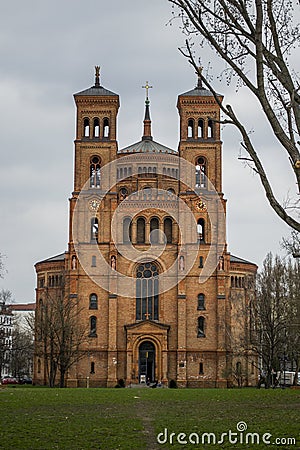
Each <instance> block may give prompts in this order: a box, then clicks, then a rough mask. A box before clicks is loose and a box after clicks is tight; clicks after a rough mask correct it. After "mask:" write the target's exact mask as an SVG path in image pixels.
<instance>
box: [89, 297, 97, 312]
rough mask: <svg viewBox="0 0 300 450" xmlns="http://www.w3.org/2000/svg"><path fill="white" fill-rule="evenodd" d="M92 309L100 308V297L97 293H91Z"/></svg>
mask: <svg viewBox="0 0 300 450" xmlns="http://www.w3.org/2000/svg"><path fill="white" fill-rule="evenodd" d="M89 308H90V309H98V297H97V295H96V294H91V295H90V306H89Z"/></svg>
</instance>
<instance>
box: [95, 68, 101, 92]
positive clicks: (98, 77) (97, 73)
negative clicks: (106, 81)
mask: <svg viewBox="0 0 300 450" xmlns="http://www.w3.org/2000/svg"><path fill="white" fill-rule="evenodd" d="M95 86H97V87H99V86H100V66H95Z"/></svg>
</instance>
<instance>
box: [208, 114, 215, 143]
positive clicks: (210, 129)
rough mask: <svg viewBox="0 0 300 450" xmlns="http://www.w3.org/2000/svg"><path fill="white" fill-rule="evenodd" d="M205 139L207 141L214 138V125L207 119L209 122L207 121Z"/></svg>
mask: <svg viewBox="0 0 300 450" xmlns="http://www.w3.org/2000/svg"><path fill="white" fill-rule="evenodd" d="M207 137H208V139H211V138H213V137H214V123H213V121H212V120H211V119H209V121H208V128H207Z"/></svg>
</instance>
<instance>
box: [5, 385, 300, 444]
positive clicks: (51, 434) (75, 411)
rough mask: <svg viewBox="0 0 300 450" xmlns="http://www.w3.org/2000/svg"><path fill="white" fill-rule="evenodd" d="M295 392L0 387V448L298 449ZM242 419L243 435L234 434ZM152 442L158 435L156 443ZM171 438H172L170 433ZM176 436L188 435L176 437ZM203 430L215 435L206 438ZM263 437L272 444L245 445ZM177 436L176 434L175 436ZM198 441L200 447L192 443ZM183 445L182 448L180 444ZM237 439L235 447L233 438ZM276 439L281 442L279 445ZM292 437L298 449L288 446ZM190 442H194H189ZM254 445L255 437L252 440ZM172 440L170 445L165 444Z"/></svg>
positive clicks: (298, 395)
mask: <svg viewBox="0 0 300 450" xmlns="http://www.w3.org/2000/svg"><path fill="white" fill-rule="evenodd" d="M299 407H300V390H291V389H285V390H281V389H276V390H272V389H270V390H265V389H260V390H258V389H234V390H221V389H210V390H208V389H147V388H144V389H48V388H37V387H36V388H35V387H27V386H26V387H2V388H0V431H1V437H0V448H1V449H5V450H17V449H22V450H27V449H30V450H47V449H65V450H80V449H103V450H116V449H121V450H155V449H159V448H161V449H200V448H201V449H214V448H218V449H219V448H225V449H247V448H249V449H256V448H273V449H274V448H281V449H289V448H290V449H299V448H300V439H299V431H300V430H299V428H300V427H299V423H300V420H299V419H300V415H299V410H300V409H299ZM239 422H245V423H246V424H247V430H246V431H243V430H242V427H243V426H245V425H243V424H240V425H239V427H240V432H239V433H238V434H237V435H231V437H230V439H231V442H229V436H228V433H229V430H232V432H233V433H235V432H237V424H238V423H239ZM165 429H167V430H168V431H167V441H168V443H165V444H164V443H161V444H158V443H157V435H158V434H159V433H163V434H161V435H160V441H161V442H164V441H165V440H166V432H165ZM172 432H173V433H175V435H172V436H171V433H172ZM179 433H185V434H186V436H184V435H179ZM203 433H214V434H215V435H216V442H218V441H220V440H222V438H221V435H222V433H227V435H226V436H225V435H224V436H223V442H222V443H219V444H218V443H216V444H213V437H212V435H211V436H210V444H208V436H206V437H205V444H204V445H202V443H201V439H202V437H203V436H202V434H203ZM247 433H257V434H258V435H259V440H260V441H262V436H263V434H265V433H270V434H271V435H272V436H271V437H270V436H267V437H266V439H267V440H269V441H270V443H271V444H273V445H271V444H270V445H267V444H263V443H262V442H260V444H259V445H257V444H256V443H252V442H251V437H249V439H250V441H249V443H248V444H246V442H245V439H246V434H247ZM178 435H179V436H178ZM197 436H198V438H199V440H200V443H199V444H197ZM177 438H178V439H179V441H181V442H184V441H187V442H188V443H187V444H183V443H182V444H180V443H178V439H177ZM237 438H238V439H239V440H240V441H241V442H240V443H237V444H235V443H234V440H235V439H237ZM276 438H283V440H281V445H279V443H277V444H274V443H275V439H276ZM287 438H295V439H296V444H294V445H293V444H288V443H287ZM189 439H190V440H191V441H192V443H190V442H189ZM254 439H255V441H254V442H257V437H256V438H254ZM170 440H171V443H170Z"/></svg>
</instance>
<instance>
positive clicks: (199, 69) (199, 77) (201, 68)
mask: <svg viewBox="0 0 300 450" xmlns="http://www.w3.org/2000/svg"><path fill="white" fill-rule="evenodd" d="M202 70H203V67H202V66H198V68H197V70H196V72H195V73H196V75H197V76H198V83H197V89H202V88H203V86H202V79H201V75H202Z"/></svg>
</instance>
